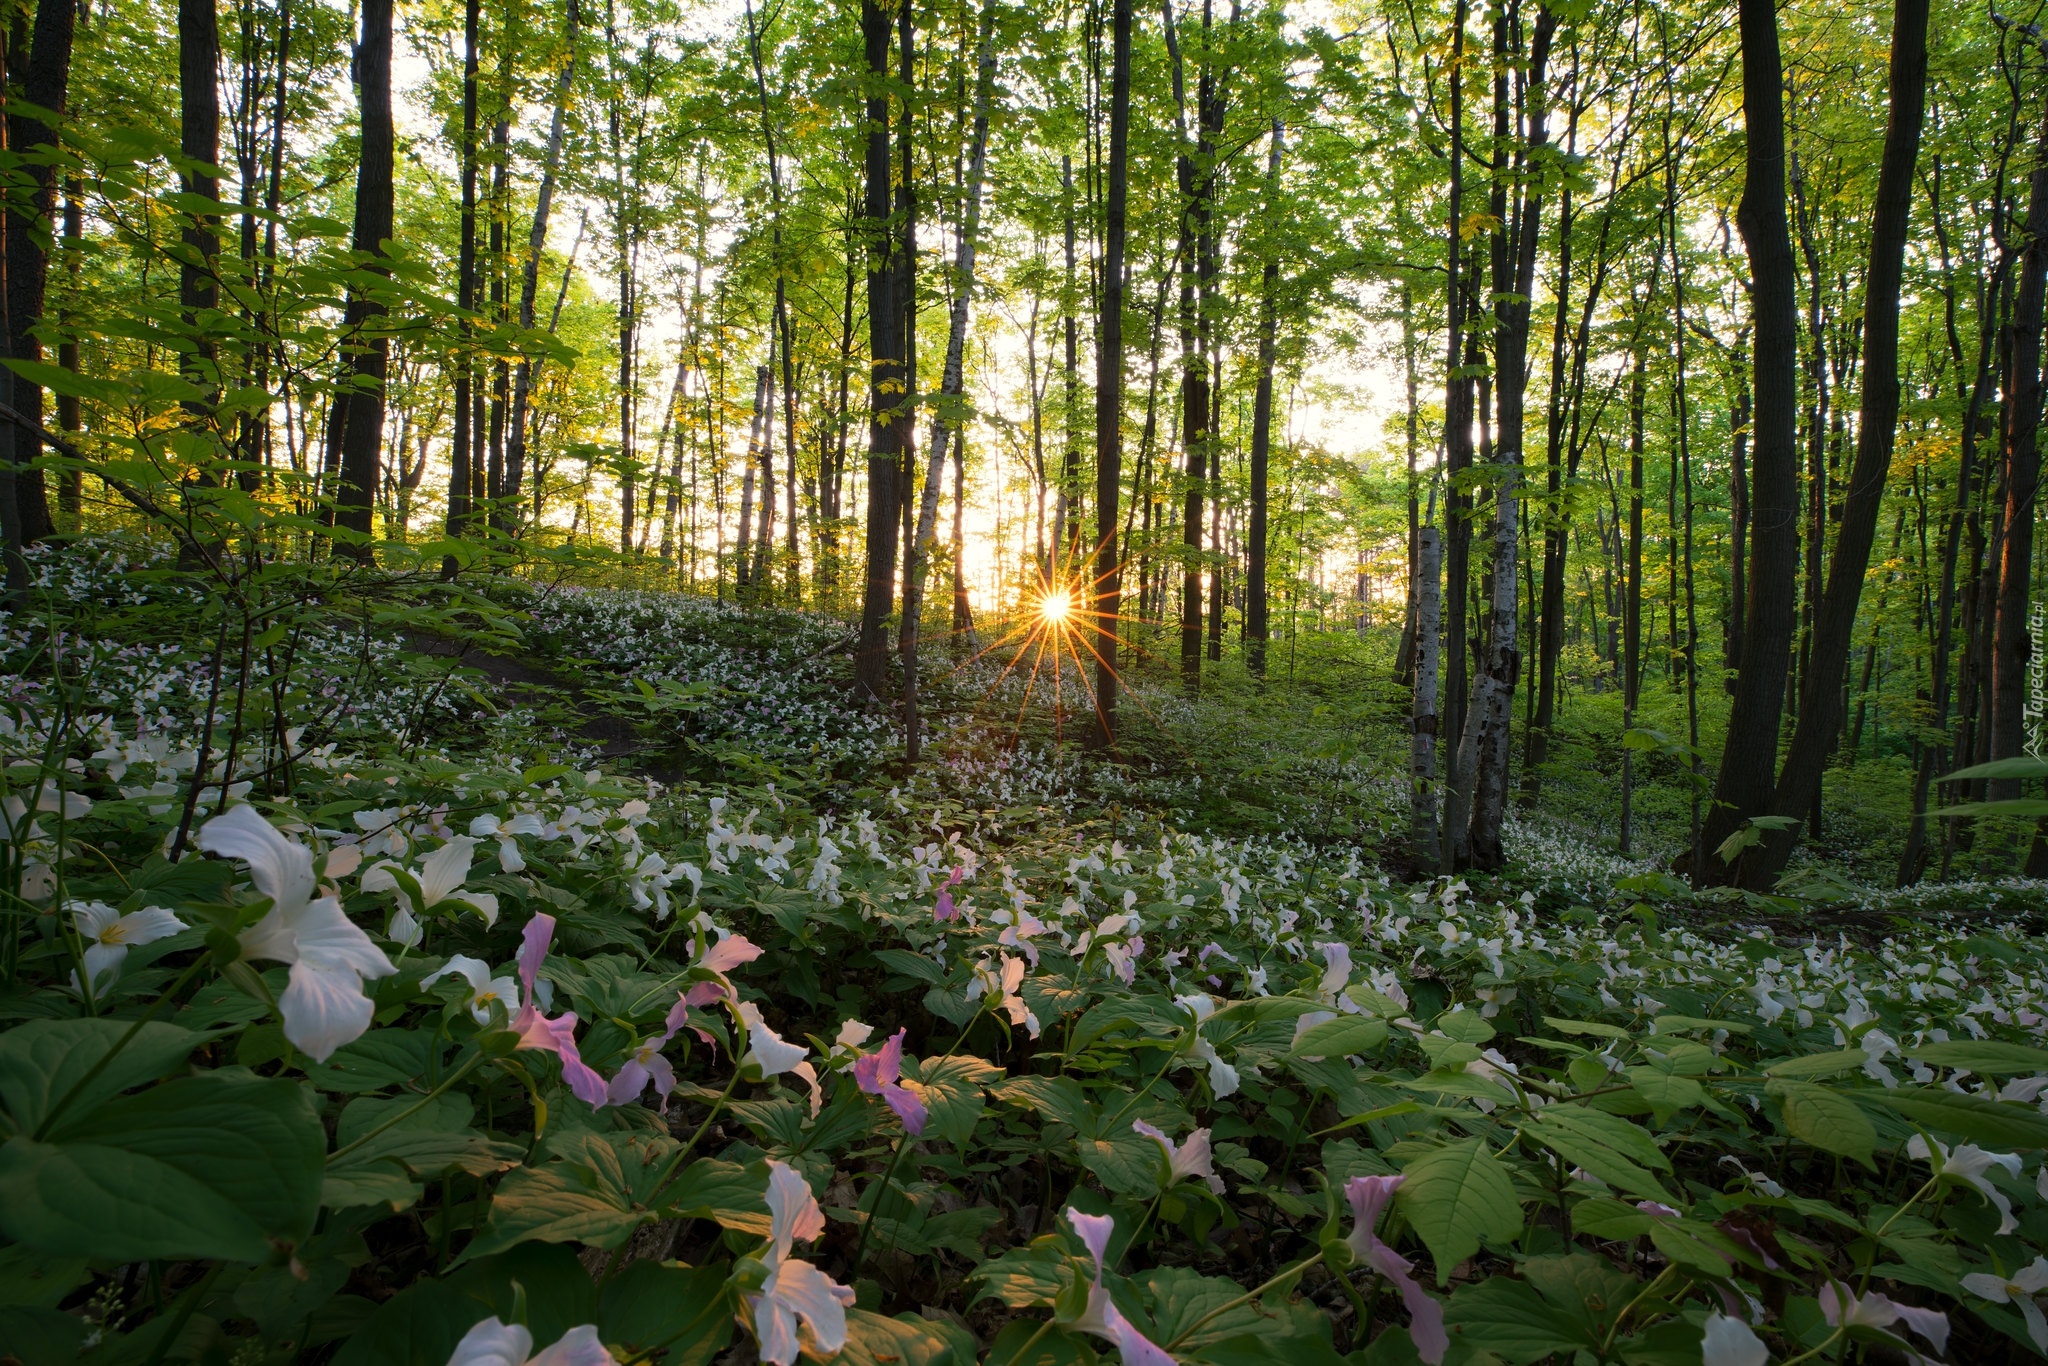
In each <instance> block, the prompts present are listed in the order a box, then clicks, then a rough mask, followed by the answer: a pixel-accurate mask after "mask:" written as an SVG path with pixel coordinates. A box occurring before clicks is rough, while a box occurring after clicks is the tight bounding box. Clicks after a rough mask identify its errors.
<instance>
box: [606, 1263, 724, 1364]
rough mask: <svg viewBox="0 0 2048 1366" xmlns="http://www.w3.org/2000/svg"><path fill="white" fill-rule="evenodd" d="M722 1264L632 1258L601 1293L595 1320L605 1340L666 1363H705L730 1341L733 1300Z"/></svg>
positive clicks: (722, 1349)
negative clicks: (678, 1263)
mask: <svg viewBox="0 0 2048 1366" xmlns="http://www.w3.org/2000/svg"><path fill="white" fill-rule="evenodd" d="M728 1274H729V1272H728V1270H727V1268H726V1267H724V1266H699V1267H684V1266H669V1265H666V1264H665V1263H662V1262H652V1261H640V1262H632V1263H629V1264H628V1265H626V1266H624V1267H622V1268H620V1270H619V1272H618V1274H617V1275H615V1276H613V1277H612V1278H611V1279H610V1280H608V1281H606V1282H605V1285H604V1289H603V1290H602V1291H600V1292H599V1295H598V1306H597V1324H598V1328H599V1330H600V1332H601V1333H602V1335H603V1337H604V1340H605V1341H606V1342H607V1343H610V1344H612V1345H614V1346H616V1347H624V1348H626V1349H628V1351H630V1352H633V1353H644V1354H647V1355H648V1356H649V1357H655V1356H657V1354H658V1359H659V1360H660V1361H661V1362H662V1363H663V1366H704V1363H706V1362H709V1361H711V1360H712V1359H713V1358H714V1357H716V1356H717V1355H718V1354H719V1353H720V1352H722V1351H724V1350H725V1346H726V1344H727V1343H728V1342H730V1341H731V1340H732V1329H733V1316H732V1304H731V1302H730V1301H729V1300H728V1299H727V1297H726V1293H725V1283H726V1279H727V1276H728Z"/></svg>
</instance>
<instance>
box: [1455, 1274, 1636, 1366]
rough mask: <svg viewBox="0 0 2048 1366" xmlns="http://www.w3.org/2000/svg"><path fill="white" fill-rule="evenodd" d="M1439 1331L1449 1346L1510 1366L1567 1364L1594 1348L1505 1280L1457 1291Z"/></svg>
mask: <svg viewBox="0 0 2048 1366" xmlns="http://www.w3.org/2000/svg"><path fill="white" fill-rule="evenodd" d="M1444 1327H1445V1328H1446V1329H1447V1330H1448V1331H1449V1333H1450V1337H1451V1341H1452V1342H1453V1343H1454V1344H1462V1345H1463V1346H1465V1347H1466V1348H1468V1349H1470V1350H1472V1351H1481V1352H1492V1353H1493V1354H1494V1355H1495V1356H1498V1357H1500V1358H1502V1359H1503V1360H1505V1361H1508V1362H1511V1363H1513V1366H1529V1363H1531V1362H1536V1361H1541V1360H1543V1359H1544V1358H1545V1357H1549V1356H1557V1357H1561V1358H1562V1359H1564V1360H1566V1361H1569V1360H1571V1358H1572V1355H1573V1353H1575V1352H1577V1351H1579V1350H1580V1349H1582V1348H1584V1349H1588V1350H1594V1351H1597V1350H1598V1349H1599V1346H1600V1344H1599V1342H1598V1341H1591V1342H1589V1341H1587V1339H1586V1336H1585V1334H1584V1333H1582V1332H1581V1331H1580V1328H1579V1325H1578V1323H1577V1322H1576V1321H1575V1320H1573V1319H1572V1318H1571V1317H1569V1316H1567V1315H1565V1314H1564V1313H1562V1312H1560V1311H1559V1310H1557V1309H1556V1308H1554V1307H1553V1306H1552V1305H1551V1304H1550V1302H1549V1301H1548V1300H1546V1299H1544V1298H1543V1296H1541V1295H1539V1294H1537V1293H1536V1288H1535V1287H1534V1286H1532V1285H1530V1284H1529V1283H1528V1282H1526V1281H1518V1280H1513V1279H1510V1278H1509V1277H1506V1276H1493V1277H1490V1278H1488V1279H1486V1280H1484V1281H1480V1282H1479V1283H1477V1284H1476V1285H1467V1286H1464V1287H1462V1288H1460V1289H1459V1291H1458V1293H1457V1294H1455V1295H1453V1296H1451V1302H1450V1304H1449V1305H1447V1306H1446V1307H1445V1309H1444Z"/></svg>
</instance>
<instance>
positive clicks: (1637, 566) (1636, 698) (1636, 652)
mask: <svg viewBox="0 0 2048 1366" xmlns="http://www.w3.org/2000/svg"><path fill="white" fill-rule="evenodd" d="M1651 292H1652V295H1653V296H1654V294H1655V287H1654V285H1653V286H1652V290H1651ZM1636 346H1637V350H1636V354H1635V359H1634V361H1633V363H1632V364H1631V365H1630V367H1629V378H1628V542H1627V545H1628V549H1627V552H1626V553H1627V556H1628V559H1627V563H1626V566H1625V568H1624V570H1623V576H1622V585H1623V586H1622V593H1623V595H1624V596H1623V598H1622V604H1621V731H1622V737H1623V738H1622V747H1621V852H1622V853H1624V854H1627V853H1629V852H1630V849H1629V845H1630V842H1631V840H1632V838H1633V836H1634V834H1635V829H1634V817H1635V805H1634V803H1635V788H1636V783H1635V776H1636V775H1635V753H1636V752H1635V750H1634V749H1633V748H1632V747H1631V746H1630V745H1629V744H1628V742H1627V736H1628V732H1629V731H1630V730H1631V729H1633V728H1634V726H1635V723H1636V708H1637V707H1638V706H1639V705H1640V704H1641V701H1642V689H1643V416H1644V413H1643V410H1644V407H1645V397H1646V391H1647V387H1648V386H1647V383H1646V380H1645V372H1644V361H1643V352H1642V349H1641V347H1642V339H1641V337H1640V336H1638V338H1637V341H1636Z"/></svg>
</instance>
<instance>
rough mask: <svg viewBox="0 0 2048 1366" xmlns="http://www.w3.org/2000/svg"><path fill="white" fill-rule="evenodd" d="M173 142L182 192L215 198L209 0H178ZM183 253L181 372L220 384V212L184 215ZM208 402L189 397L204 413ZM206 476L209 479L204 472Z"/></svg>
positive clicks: (213, 39)
mask: <svg viewBox="0 0 2048 1366" xmlns="http://www.w3.org/2000/svg"><path fill="white" fill-rule="evenodd" d="M178 106H179V113H178V150H179V152H180V153H181V154H183V155H184V156H185V157H186V158H187V159H188V160H189V161H190V162H191V163H192V164H191V165H190V166H188V167H187V168H186V169H185V170H184V171H183V172H182V173H181V174H180V176H179V181H180V184H181V185H182V187H183V189H184V191H185V193H186V194H189V195H195V196H197V197H198V198H200V199H214V200H217V199H219V198H220V179H219V177H217V176H215V175H214V174H213V171H212V167H213V166H214V165H215V164H216V163H217V162H219V160H220V16H219V13H218V12H217V11H216V10H215V8H214V0H178ZM186 218H187V221H186V223H185V227H184V230H183V232H182V234H181V235H182V238H183V242H184V247H185V251H184V255H183V256H182V257H181V258H180V260H179V262H178V308H179V311H180V312H181V313H183V315H184V319H185V326H186V327H187V328H189V329H190V330H191V333H192V339H193V343H194V346H193V349H192V350H191V351H188V352H186V353H184V355H183V357H182V358H181V362H180V368H182V369H183V371H184V373H185V378H186V379H188V380H190V381H191V382H192V383H193V384H194V385H196V386H198V387H199V388H200V389H201V390H203V391H205V392H206V393H209V394H212V393H217V392H218V391H219V389H220V372H219V365H218V356H217V351H216V348H215V346H214V344H213V341H212V335H211V333H212V329H211V327H210V325H209V324H208V322H207V319H206V317H205V315H206V314H208V313H210V312H212V311H213V310H215V309H216V308H218V307H219V306H220V279H219V273H218V272H219V268H220V267H219V260H218V258H219V256H220V216H219V215H218V214H210V213H194V214H188V215H186ZM209 408H210V405H209V404H207V403H205V402H204V401H197V400H195V401H194V402H192V403H190V404H188V405H187V409H188V411H191V412H192V413H193V415H194V417H195V418H203V416H204V414H205V413H206V412H207V411H208V410H209ZM207 482H211V479H210V475H209V477H208V479H207Z"/></svg>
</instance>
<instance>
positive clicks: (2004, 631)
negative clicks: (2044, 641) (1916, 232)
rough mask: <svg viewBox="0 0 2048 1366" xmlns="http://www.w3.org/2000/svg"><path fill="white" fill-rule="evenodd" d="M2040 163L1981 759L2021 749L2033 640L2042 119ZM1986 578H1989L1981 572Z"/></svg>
mask: <svg viewBox="0 0 2048 1366" xmlns="http://www.w3.org/2000/svg"><path fill="white" fill-rule="evenodd" d="M2041 149H2042V153H2043V156H2042V159H2041V160H2039V161H2037V162H2036V163H2035V165H2034V170H2033V174H2032V175H2031V177H2030V178H2029V181H2028V186H2027V221H2026V227H2025V229H2024V231H2023V237H2024V241H2025V245H2024V246H2023V247H2022V248H2021V251H2020V260H2019V287H2018V289H2017V291H2016V292H2015V294H2014V296H2013V304H2012V322H2011V326H2010V329H2009V331H2008V334H2007V338H2006V342H2005V345H2006V348H2007V353H2006V367H2007V374H2008V375H2009V378H2008V379H2007V381H2006V384H2005V394H2006V401H2005V412H2004V414H2003V417H2004V432H2003V443H2002V444H2003V447H2004V449H2003V452H2002V456H2003V463H2004V473H2005V481H2004V482H2005V489H2004V494H2005V506H2004V510H2003V515H2002V517H2001V518H2000V522H2001V525H2002V527H2003V535H2002V541H2001V544H2000V546H1999V548H1998V552H1997V559H1996V574H1997V590H1996V597H1995V603H1996V612H1997V617H1996V622H1995V625H1994V626H1993V627H1992V629H1991V630H1990V631H1989V633H1988V634H1989V635H1990V638H1991V660H1990V664H1991V667H1990V674H1991V698H1990V703H1991V705H1990V718H1989V720H1990V727H1989V729H1990V746H1989V751H1988V753H1987V754H1986V755H1985V757H1986V758H1989V759H1994V760H1996V759H2010V758H2015V757H2017V756H2018V755H2019V754H2020V753H2021V752H2022V751H2023V750H2024V748H2025V746H2026V742H2027V735H2026V699H2027V692H2028V688H2027V666H2028V660H2029V657H2030V656H2031V654H2032V653H2033V650H2034V649H2035V648H2038V647H2037V646H2036V644H2035V642H2034V641H2033V639H2032V637H2031V635H2030V633H2029V630H2028V623H2027V598H2028V590H2029V588H2030V587H2031V584H2032V577H2033V562H2034V519H2035V518H2036V517H2038V516H2039V515H2040V510H2039V507H2038V502H2039V499H2038V495H2039V492H2040V485H2041V444H2040V432H2041V400H2042V386H2041V327H2042V305H2043V297H2044V293H2048V289H2044V286H2048V112H2044V114H2043V118H2042V123H2041ZM1986 577H1987V579H1988V578H1989V577H1990V574H1989V573H1988V572H1987V575H1986ZM1985 795H1986V796H1988V797H1989V798H1991V799H1992V800H1994V801H1996V800H2002V799H2010V798H2013V797H2017V796H2019V795H2020V784H2019V780H2018V779H2017V778H2006V779H1995V780H1993V781H1992V782H1991V783H1990V785H1989V786H1988V788H1987V789H1986V793H1985Z"/></svg>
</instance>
